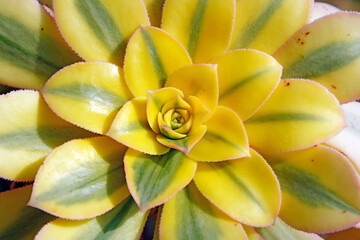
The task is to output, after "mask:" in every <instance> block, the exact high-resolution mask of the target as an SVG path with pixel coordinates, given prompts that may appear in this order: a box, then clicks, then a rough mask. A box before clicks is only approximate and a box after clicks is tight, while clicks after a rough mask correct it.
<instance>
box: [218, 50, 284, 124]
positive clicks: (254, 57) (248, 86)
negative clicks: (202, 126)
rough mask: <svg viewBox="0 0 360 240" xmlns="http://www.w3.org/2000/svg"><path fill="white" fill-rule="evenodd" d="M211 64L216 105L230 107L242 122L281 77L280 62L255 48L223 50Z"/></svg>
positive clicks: (268, 94)
mask: <svg viewBox="0 0 360 240" xmlns="http://www.w3.org/2000/svg"><path fill="white" fill-rule="evenodd" d="M212 63H215V64H218V73H219V105H221V106H227V107H229V108H231V109H232V110H234V111H235V112H236V113H237V114H238V115H239V117H240V118H241V119H242V120H243V121H245V120H246V119H248V118H249V117H250V116H251V115H252V114H254V112H255V111H256V110H257V109H258V108H259V107H260V106H261V105H262V104H263V103H264V102H265V101H266V100H267V99H268V98H269V97H270V95H271V93H272V92H273V91H274V89H275V88H276V86H277V85H278V83H279V80H280V78H281V70H282V67H281V65H280V64H279V63H278V62H277V61H276V60H275V59H274V58H273V57H271V56H269V55H267V54H265V53H262V52H259V51H256V50H251V49H245V50H237V51H232V52H229V53H225V54H224V55H222V56H220V57H218V58H216V59H215V60H213V61H212ZM254 93H256V94H254Z"/></svg>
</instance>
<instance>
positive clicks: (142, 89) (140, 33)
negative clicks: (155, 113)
mask: <svg viewBox="0 0 360 240" xmlns="http://www.w3.org/2000/svg"><path fill="white" fill-rule="evenodd" d="M189 64H191V59H190V57H189V55H188V53H187V52H186V50H185V49H184V47H183V46H182V45H181V44H179V42H178V41H177V40H175V39H174V38H173V37H172V36H170V35H169V34H168V33H166V32H165V31H162V30H161V29H159V28H154V27H146V26H142V27H141V28H139V29H138V30H137V31H136V32H135V33H134V34H133V36H132V37H131V39H130V41H129V44H128V46H127V48H126V57H125V62H124V73H125V79H126V81H127V83H128V85H129V88H130V90H131V91H132V93H133V94H134V95H135V96H144V97H145V96H146V90H156V89H159V88H162V87H163V86H164V85H165V81H166V79H167V77H168V76H169V75H170V74H171V73H172V72H174V71H175V70H176V69H178V68H180V67H183V66H185V65H189Z"/></svg>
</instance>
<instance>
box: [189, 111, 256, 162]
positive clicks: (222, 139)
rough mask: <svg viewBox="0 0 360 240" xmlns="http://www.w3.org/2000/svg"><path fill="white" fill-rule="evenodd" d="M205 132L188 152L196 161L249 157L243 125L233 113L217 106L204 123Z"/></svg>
mask: <svg viewBox="0 0 360 240" xmlns="http://www.w3.org/2000/svg"><path fill="white" fill-rule="evenodd" d="M206 126H207V131H206V133H205V135H204V136H203V137H202V138H201V139H200V141H199V142H198V143H197V144H196V145H195V146H194V147H193V149H192V150H191V151H190V152H189V157H190V158H192V159H195V160H197V161H205V162H208V161H211V162H212V161H222V160H227V159H235V158H241V157H246V156H249V143H248V140H247V136H246V133H245V129H244V125H243V123H242V121H241V119H240V118H239V117H238V116H237V114H236V113H235V112H233V111H232V110H231V109H229V108H227V107H222V106H219V107H217V108H216V111H215V114H214V115H213V116H212V118H210V120H209V121H208V122H207V123H206Z"/></svg>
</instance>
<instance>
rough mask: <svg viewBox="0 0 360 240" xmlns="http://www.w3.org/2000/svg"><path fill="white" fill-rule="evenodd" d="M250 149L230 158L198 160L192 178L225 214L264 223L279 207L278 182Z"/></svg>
mask: <svg viewBox="0 0 360 240" xmlns="http://www.w3.org/2000/svg"><path fill="white" fill-rule="evenodd" d="M250 153H251V156H250V157H245V158H240V159H236V160H231V161H223V162H217V163H198V169H197V171H196V174H195V177H194V181H195V184H196V186H197V187H198V188H199V190H200V192H201V193H202V194H203V195H204V196H205V197H207V198H208V199H209V200H210V201H211V202H212V203H213V204H215V205H216V206H217V207H218V208H219V209H221V210H222V211H224V212H225V213H226V214H227V215H229V216H231V217H232V218H234V219H236V220H237V221H239V222H241V223H243V224H246V225H251V226H257V227H259V226H268V225H270V224H272V223H273V222H274V221H275V218H276V217H277V215H278V213H279V210H280V200H281V196H280V186H279V182H278V181H277V179H276V176H275V174H274V172H273V171H272V170H271V168H270V166H269V165H268V164H267V163H266V162H265V160H264V159H263V158H262V157H261V156H260V155H259V154H257V153H256V152H255V151H254V150H251V152H250ZM259 176H261V177H259Z"/></svg>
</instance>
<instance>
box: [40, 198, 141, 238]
mask: <svg viewBox="0 0 360 240" xmlns="http://www.w3.org/2000/svg"><path fill="white" fill-rule="evenodd" d="M147 215H148V211H146V212H140V210H139V208H138V206H137V205H136V203H135V202H134V201H133V200H132V198H131V197H128V198H127V199H125V200H123V201H122V202H121V203H120V204H119V205H118V206H116V207H115V208H113V209H111V210H110V211H109V212H107V213H105V214H103V215H101V216H98V217H96V218H93V219H90V220H81V221H73V220H66V219H60V218H58V219H56V220H55V221H53V222H51V223H49V224H47V225H45V227H43V228H42V230H41V231H40V232H39V233H38V234H37V236H36V238H35V239H36V240H48V239H52V240H63V239H68V240H72V239H74V240H75V239H126V240H137V239H139V237H140V234H141V232H142V228H143V226H144V225H145V221H146V217H147Z"/></svg>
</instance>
